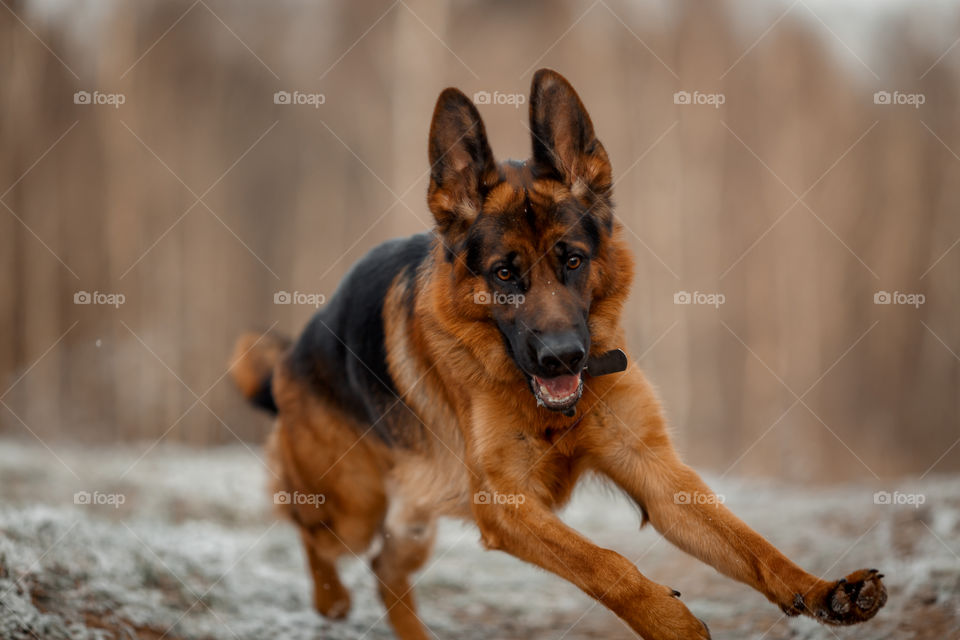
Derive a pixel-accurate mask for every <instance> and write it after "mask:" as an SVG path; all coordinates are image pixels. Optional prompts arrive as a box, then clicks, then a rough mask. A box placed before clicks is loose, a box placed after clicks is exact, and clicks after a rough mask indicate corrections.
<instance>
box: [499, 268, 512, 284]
mask: <svg viewBox="0 0 960 640" xmlns="http://www.w3.org/2000/svg"><path fill="white" fill-rule="evenodd" d="M497 277H498V278H500V279H501V280H503V281H504V282H506V281H507V280H509V279H510V278H511V277H513V274H512V273H511V272H510V269H507V268H506V267H502V268H500V269H497Z"/></svg>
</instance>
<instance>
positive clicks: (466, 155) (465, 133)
mask: <svg viewBox="0 0 960 640" xmlns="http://www.w3.org/2000/svg"><path fill="white" fill-rule="evenodd" d="M429 153H430V188H429V190H428V192H427V203H428V205H429V206H430V211H432V212H433V216H434V218H435V219H436V221H437V228H438V229H439V230H440V233H442V234H443V236H444V237H446V238H448V239H449V241H450V242H451V243H452V242H455V241H456V240H457V238H458V237H459V236H461V235H462V234H463V233H465V232H466V230H467V229H468V228H469V227H470V225H471V224H472V223H473V221H474V220H475V219H476V217H477V215H478V214H479V213H480V209H481V207H482V206H483V199H484V197H485V196H486V193H487V191H489V189H490V188H491V187H492V186H493V185H494V184H496V183H497V180H498V175H497V165H496V163H495V162H494V160H493V152H492V151H491V150H490V144H489V143H488V142H487V133H486V131H485V130H484V127H483V120H481V119H480V112H479V111H477V108H476V107H475V106H474V104H473V102H471V100H470V98H468V97H467V96H465V95H464V94H463V93H462V92H461V91H459V90H458V89H453V88H450V89H445V90H444V91H443V93H441V94H440V97H439V98H437V106H436V108H435V109H434V110H433V122H432V123H431V125H430V148H429Z"/></svg>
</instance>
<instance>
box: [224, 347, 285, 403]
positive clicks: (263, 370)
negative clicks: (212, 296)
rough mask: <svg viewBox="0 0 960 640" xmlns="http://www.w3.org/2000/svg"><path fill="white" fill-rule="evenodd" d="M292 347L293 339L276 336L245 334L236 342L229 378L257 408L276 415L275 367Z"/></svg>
mask: <svg viewBox="0 0 960 640" xmlns="http://www.w3.org/2000/svg"><path fill="white" fill-rule="evenodd" d="M289 348H290V340H289V338H286V337H284V336H280V335H277V334H275V333H266V334H262V335H261V334H256V333H245V334H243V335H241V336H240V338H238V339H237V342H236V344H235V345H234V348H233V356H232V357H231V358H230V376H231V377H232V378H233V382H234V383H235V384H236V385H237V388H238V389H240V393H242V394H243V396H244V397H245V398H246V399H247V400H249V401H250V402H251V403H252V404H253V405H254V406H256V407H260V408H261V409H264V410H266V411H269V412H270V413H272V414H274V415H276V413H277V403H276V402H275V401H274V398H273V391H272V385H273V368H274V367H275V366H276V365H277V362H279V361H280V357H281V356H282V355H283V353H284V352H285V351H286V350H287V349H289Z"/></svg>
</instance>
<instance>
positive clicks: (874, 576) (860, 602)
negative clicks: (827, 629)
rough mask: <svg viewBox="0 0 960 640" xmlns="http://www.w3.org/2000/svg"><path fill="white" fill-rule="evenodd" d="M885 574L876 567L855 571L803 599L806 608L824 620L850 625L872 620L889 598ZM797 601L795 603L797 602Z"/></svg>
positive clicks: (832, 623) (818, 618)
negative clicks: (884, 579)
mask: <svg viewBox="0 0 960 640" xmlns="http://www.w3.org/2000/svg"><path fill="white" fill-rule="evenodd" d="M882 578H883V575H882V574H881V573H879V572H878V571H877V570H876V569H861V570H860V571H854V572H853V573H851V574H850V575H848V576H847V577H846V578H841V579H840V580H837V581H836V582H834V583H832V584H831V583H827V584H826V586H825V588H823V589H820V590H817V591H819V593H815V594H809V595H807V596H806V598H802V599H801V603H803V604H804V605H805V606H804V608H805V609H806V612H807V613H808V614H810V615H812V616H813V617H814V618H816V619H817V620H818V621H820V622H822V623H824V624H831V625H848V624H856V623H858V622H863V621H864V620H869V619H870V618H872V617H873V616H875V615H876V614H877V611H879V610H880V608H881V607H882V606H883V605H884V604H886V602H887V589H886V587H885V586H884V585H883V580H882ZM795 604H796V603H795Z"/></svg>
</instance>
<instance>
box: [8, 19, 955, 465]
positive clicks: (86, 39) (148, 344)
mask: <svg viewBox="0 0 960 640" xmlns="http://www.w3.org/2000/svg"><path fill="white" fill-rule="evenodd" d="M5 3H6V5H7V7H0V77H2V83H0V194H2V196H0V202H2V203H3V206H0V301H2V308H0V393H2V396H0V400H2V403H3V404H2V405H0V436H2V437H7V438H10V437H20V438H27V439H33V438H38V439H40V440H41V441H42V442H44V443H46V444H47V445H48V446H49V447H50V449H51V451H55V450H56V448H57V443H58V442H63V441H66V440H71V441H80V442H84V443H94V444H97V445H102V444H108V443H111V442H115V441H128V442H129V441H137V442H142V446H143V448H144V449H146V448H147V447H148V446H149V445H150V443H152V442H154V441H156V440H157V439H158V438H161V437H162V438H163V439H164V441H179V442H185V443H192V444H196V445H200V446H205V445H216V444H221V443H228V442H233V441H234V439H235V438H241V439H244V440H246V441H249V442H250V443H251V444H252V443H256V442H259V441H261V440H262V438H263V436H264V434H265V431H266V429H267V420H266V418H264V417H262V416H259V415H256V414H254V413H253V412H252V411H251V410H250V409H248V408H247V407H246V406H245V404H244V403H243V402H242V401H241V399H240V398H239V396H238V394H237V393H236V392H235V391H234V390H233V388H232V387H231V385H230V383H229V380H228V379H226V378H224V377H223V375H224V373H225V369H226V365H227V359H228V356H229V353H230V349H231V345H232V341H233V339H234V338H235V336H236V335H237V334H238V333H239V332H241V331H242V330H246V329H250V328H260V329H267V328H268V327H271V326H275V328H276V329H278V330H282V331H284V332H287V333H291V334H292V333H295V332H297V331H299V329H300V328H301V327H302V325H303V324H304V323H305V321H306V320H307V318H308V317H309V316H310V314H311V313H312V312H313V311H314V308H313V307H311V306H307V305H278V304H274V294H275V293H276V292H278V291H289V292H294V291H298V292H306V293H320V294H325V295H327V296H329V295H330V294H331V293H332V292H333V290H334V288H335V286H336V284H337V282H338V281H339V279H340V278H341V276H342V275H343V274H344V272H345V271H346V269H347V268H348V267H349V266H350V264H352V263H353V262H354V261H355V260H356V259H357V258H359V257H360V256H361V255H363V253H365V252H366V251H367V250H369V249H370V248H371V247H373V246H374V245H375V244H377V243H379V242H380V241H382V240H384V239H387V238H390V237H393V236H397V235H404V234H410V233H414V232H418V231H421V230H423V229H425V228H427V227H428V226H429V224H430V222H431V220H430V218H429V212H428V211H427V209H426V207H425V204H424V195H425V191H426V172H427V161H426V135H427V128H428V125H429V118H430V113H431V110H432V108H433V102H434V100H435V99H436V96H437V94H438V93H439V91H440V90H442V89H443V88H444V87H446V86H450V85H455V86H458V87H460V88H461V89H463V90H464V91H465V92H466V93H467V94H468V95H473V94H474V93H475V92H480V91H487V92H489V93H490V94H494V93H495V92H499V94H505V95H513V94H520V95H522V96H524V97H525V96H526V93H527V91H528V88H529V82H530V78H531V76H532V73H533V71H535V70H536V69H537V68H539V67H541V66H550V67H553V68H555V69H557V70H559V71H560V72H561V73H563V74H564V75H566V76H567V77H568V78H569V79H570V81H571V82H572V83H573V84H574V86H575V87H577V89H578V91H579V92H580V95H581V97H582V98H583V100H584V102H585V104H586V105H587V108H588V109H589V111H590V113H591V115H592V117H593V120H594V123H595V125H596V129H597V132H598V135H599V137H600V139H601V140H602V141H603V143H604V144H605V146H606V147H607V150H608V152H609V153H610V156H611V158H612V161H613V166H614V176H615V179H617V180H619V182H618V183H617V185H616V199H617V202H618V207H619V208H618V214H619V217H620V219H621V220H622V221H623V222H624V224H625V226H626V227H627V229H628V230H629V231H628V240H629V242H630V244H631V245H632V247H633V248H634V251H635V254H636V257H637V266H636V279H635V286H634V291H633V295H632V298H631V301H630V304H629V307H628V309H627V318H626V324H627V327H628V333H629V347H630V349H631V351H632V353H633V355H634V357H636V358H638V359H640V361H641V362H642V365H643V366H644V368H645V370H646V371H647V375H648V376H649V377H650V378H651V379H652V381H653V382H654V383H655V384H656V385H657V386H658V388H659V390H660V393H661V395H662V398H663V400H664V403H665V406H666V408H667V412H668V415H669V416H670V418H671V421H672V424H673V425H674V428H675V431H676V437H677V441H678V444H679V445H680V447H681V448H682V449H683V450H684V451H685V453H686V455H687V457H688V459H690V461H691V462H693V463H694V464H696V465H697V466H700V467H702V468H706V469H712V470H714V471H716V472H719V473H724V472H729V473H732V474H739V475H763V474H766V475H777V476H781V477H785V478H791V479H798V480H804V481H811V482H813V481H818V480H822V479H828V480H839V479H856V478H866V479H873V478H876V477H878V478H884V479H886V478H889V477H891V476H895V475H899V474H905V473H910V474H917V475H921V474H925V473H928V472H929V473H936V472H944V471H950V470H957V469H960V446H955V445H957V441H958V438H960V394H958V391H960V358H958V356H957V354H958V353H960V298H958V286H957V274H958V268H960V247H957V246H956V245H957V240H958V238H960V215H958V206H960V157H958V155H957V152H960V131H958V120H957V117H958V113H960V110H958V107H960V101H958V87H960V84H958V79H960V78H958V71H960V47H954V46H953V45H956V44H957V41H956V40H957V38H958V36H960V16H958V15H957V13H956V12H955V11H954V10H953V9H949V8H948V7H949V5H948V4H947V3H942V4H941V3H926V4H923V5H917V4H914V3H907V2H904V3H897V2H889V1H887V2H882V3H866V2H863V3H861V2H852V1H850V2H838V3H827V2H822V1H813V0H811V1H809V2H794V3H793V4H789V3H786V2H772V3H747V2H694V1H689V2H662V3H660V2H657V3H628V2H622V1H618V0H601V1H598V2H593V3H590V2H546V1H544V2H526V3H519V2H507V1H500V2H481V1H474V2H468V1H462V2H453V3H439V2H436V3H435V2H421V1H417V0H403V1H402V2H401V1H398V2H394V3H391V2H349V1H347V0H337V1H329V2H322V3H307V2H293V1H287V2H273V3H267V2H252V1H242V2H241V1H232V2H225V1H218V0H198V1H197V2H193V3H191V2H190V1H189V0H188V1H184V2H180V1H162V2H160V1H157V2H146V1H141V2H88V3H62V2H58V1H55V0H44V1H43V2H40V1H36V2H30V1H28V0H13V1H11V0H5ZM21 19H22V21H21ZM78 91H87V92H90V93H91V94H93V92H94V91H98V92H100V93H101V94H122V96H123V100H124V103H123V104H122V105H120V106H119V107H118V108H114V106H111V105H109V104H76V103H75V101H74V94H75V93H76V92H78ZM277 91H287V92H290V93H291V94H292V93H293V92H294V91H299V92H301V93H302V94H322V95H323V104H320V105H318V106H316V107H314V106H313V105H309V104H299V105H298V104H276V103H275V101H274V94H275V92H277ZM678 91H687V92H689V93H691V94H694V92H699V93H700V94H718V93H719V94H722V96H723V98H722V99H723V104H722V105H721V106H719V108H714V107H713V106H711V105H704V104H699V105H698V104H676V103H675V101H674V94H675V92H678ZM877 91H889V92H891V94H892V93H893V92H894V91H898V92H900V94H905V95H911V94H922V96H923V104H922V105H920V106H919V107H918V108H915V107H914V106H912V105H909V104H876V103H875V100H874V93H875V92H877ZM894 99H895V98H894ZM480 110H481V113H482V115H483V117H484V119H485V121H486V124H487V130H488V132H489V134H490V136H491V143H492V145H493V148H494V152H495V153H496V154H497V155H498V156H499V157H500V158H507V157H513V158H525V157H527V155H528V152H529V139H528V133H527V129H526V126H525V122H526V105H525V104H523V105H520V106H519V108H517V107H516V106H515V105H512V104H486V105H482V106H480ZM198 199H199V201H198ZM798 199H799V200H798ZM681 291H688V292H691V293H692V292H706V293H721V294H722V295H723V296H724V298H725V302H724V304H722V305H721V306H720V307H719V308H718V309H715V308H714V307H710V306H705V305H677V304H674V294H675V293H677V292H681ZM879 291H887V292H891V293H892V292H901V293H908V294H922V295H923V296H924V297H925V302H924V303H923V304H922V305H920V306H919V307H914V306H908V305H902V304H891V305H878V304H874V296H875V294H876V293H877V292H879ZM78 292H89V293H93V292H99V293H108V294H109V293H119V294H122V295H123V296H124V298H125V300H124V303H123V304H122V305H120V306H119V307H118V308H115V307H113V306H107V305H97V304H91V305H81V304H75V302H74V297H75V295H76V294H77V293H78ZM198 397H199V400H198ZM798 397H799V400H798Z"/></svg>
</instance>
